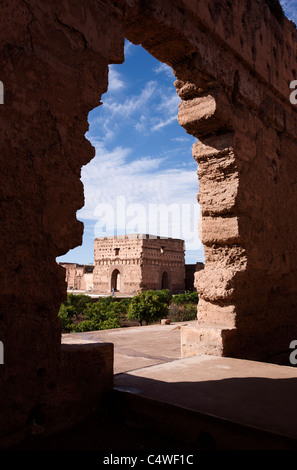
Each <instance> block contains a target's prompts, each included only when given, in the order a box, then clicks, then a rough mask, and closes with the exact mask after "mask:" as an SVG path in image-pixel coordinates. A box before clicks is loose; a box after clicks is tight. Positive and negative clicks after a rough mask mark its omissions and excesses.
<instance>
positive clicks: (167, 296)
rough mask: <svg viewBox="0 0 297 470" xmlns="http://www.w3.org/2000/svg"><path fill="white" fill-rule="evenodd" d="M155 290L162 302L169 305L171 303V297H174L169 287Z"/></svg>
mask: <svg viewBox="0 0 297 470" xmlns="http://www.w3.org/2000/svg"><path fill="white" fill-rule="evenodd" d="M154 292H155V294H156V295H157V296H158V297H159V299H160V300H161V302H163V303H164V304H167V305H169V304H170V302H171V299H172V294H171V292H170V290H169V289H161V290H156V291H154Z"/></svg>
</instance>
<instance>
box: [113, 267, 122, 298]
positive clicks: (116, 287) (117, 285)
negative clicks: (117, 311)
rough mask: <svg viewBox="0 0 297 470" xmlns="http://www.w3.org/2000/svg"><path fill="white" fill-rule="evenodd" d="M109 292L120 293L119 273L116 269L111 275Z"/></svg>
mask: <svg viewBox="0 0 297 470" xmlns="http://www.w3.org/2000/svg"><path fill="white" fill-rule="evenodd" d="M111 290H114V292H120V290H121V273H120V271H119V270H118V269H115V270H114V271H113V272H112V275H111Z"/></svg>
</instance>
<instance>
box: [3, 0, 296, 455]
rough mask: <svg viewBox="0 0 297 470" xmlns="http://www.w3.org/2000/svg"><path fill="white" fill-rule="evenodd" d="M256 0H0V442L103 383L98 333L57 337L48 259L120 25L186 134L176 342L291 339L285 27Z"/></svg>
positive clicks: (71, 229) (68, 411) (290, 38)
mask: <svg viewBox="0 0 297 470" xmlns="http://www.w3.org/2000/svg"><path fill="white" fill-rule="evenodd" d="M269 3H270V4H272V3H273V2H269ZM267 4H268V0H267V1H262V0H261V1H260V0H254V1H251V0H235V1H232V2H230V1H227V0H209V1H205V0H151V1H144V0H141V1H140V0H126V1H125V0H118V1H113V0H96V1H95V0H85V1H84V2H82V1H80V0H73V1H71V2H69V1H68V0H60V1H59V2H58V1H56V0H51V1H49V0H44V1H43V2H40V1H37V0H26V2H24V1H21V0H11V1H9V2H4V3H3V5H2V9H1V18H0V25H1V28H0V47H1V55H0V64H1V67H0V70H1V76H0V80H1V81H2V82H3V84H4V105H0V119H1V126H0V133H1V145H2V148H1V157H2V160H1V163H2V166H1V224H0V227H1V229H0V230H1V241H2V250H1V253H2V258H1V272H2V279H1V311H0V318H1V322H0V340H1V341H2V342H3V344H4V353H5V354H4V358H5V359H4V361H5V364H4V365H2V364H0V374H1V382H0V399H1V411H0V445H1V446H3V445H5V443H7V442H8V441H9V440H13V439H15V438H17V437H18V438H20V437H21V436H23V435H24V434H26V433H29V432H31V431H38V432H47V431H48V430H49V429H53V428H55V426H56V427H59V426H66V424H67V423H68V424H69V423H70V422H71V420H72V419H73V416H74V415H75V413H77V412H79V413H78V414H77V416H76V418H77V419H78V418H79V415H80V413H82V412H87V411H88V410H89V412H90V409H91V407H92V405H93V404H94V402H96V399H97V401H98V399H99V395H100V393H99V391H101V390H102V388H104V386H106V385H108V384H109V385H110V383H111V374H112V351H111V348H110V347H109V345H106V348H105V352H104V353H102V354H101V353H100V354H101V355H100V354H99V353H98V350H97V349H96V348H97V345H96V347H95V346H94V345H93V346H92V347H91V348H87V349H84V350H83V351H80V347H79V351H77V350H76V349H75V348H74V349H73V348H71V349H70V350H69V351H68V353H69V354H66V351H65V348H64V349H63V348H61V344H60V336H61V328H60V324H59V322H58V319H57V312H58V309H59V306H60V304H61V302H62V301H63V300H64V298H65V296H66V283H65V270H64V269H63V268H62V267H60V266H59V265H58V264H57V263H56V258H57V257H59V256H61V255H63V254H64V253H66V252H67V251H68V250H69V249H71V248H74V247H75V246H77V245H79V244H80V243H81V241H82V224H81V223H80V222H78V221H77V220H76V211H77V210H78V209H79V208H80V207H82V205H83V202H84V199H83V188H82V184H81V181H80V172H81V167H82V165H85V164H86V163H88V162H89V161H90V159H91V158H92V157H93V155H94V149H92V147H91V145H90V144H89V142H88V141H87V140H86V138H85V133H86V131H87V129H88V122H87V118H88V113H89V111H90V110H91V109H92V108H94V107H95V106H98V105H99V103H100V97H101V95H102V94H103V93H104V92H106V90H107V84H108V64H109V63H114V62H117V63H120V62H122V61H123V59H124V57H123V53H124V47H123V46H124V37H125V36H126V37H127V38H128V39H130V40H131V41H133V42H134V43H141V44H142V45H143V47H145V48H146V49H147V50H148V51H149V52H150V53H151V54H153V55H154V56H155V57H156V58H157V59H159V60H161V61H163V62H165V63H167V64H169V65H171V66H172V67H173V69H174V72H175V74H176V77H177V81H176V89H177V91H178V93H179V95H180V97H181V100H182V103H181V105H180V112H179V121H180V124H181V125H183V126H184V128H185V129H186V131H187V132H189V133H190V134H192V135H194V136H195V137H197V143H196V144H195V146H194V156H195V158H196V159H197V161H198V164H199V179H200V190H199V202H200V204H201V211H202V227H201V233H202V241H203V243H204V246H205V269H204V271H203V274H202V275H201V276H200V277H199V280H198V290H199V296H200V302H199V309H198V324H199V328H197V331H198V335H195V332H192V333H191V334H192V335H194V341H192V343H191V338H188V339H187V338H184V340H185V341H184V342H185V345H186V349H187V351H185V352H186V353H191V352H193V351H194V352H195V351H196V352H197V351H199V347H198V348H197V344H198V345H199V344H200V345H201V344H202V348H200V351H201V350H202V351H203V350H204V351H206V352H208V353H210V352H212V351H213V352H214V353H215V354H225V355H226V354H230V355H235V356H237V357H240V356H241V357H254V358H257V359H263V358H264V359H268V360H273V359H274V356H275V355H277V354H278V353H280V352H281V351H283V352H285V354H286V353H287V352H288V344H289V342H290V341H291V340H292V339H295V338H297V331H296V326H295V325H296V321H295V317H296V302H297V300H296V299H297V295H296V294H297V292H296V291H297V282H296V280H297V254H296V253H297V249H296V248H297V247H296V244H297V239H296V226H297V223H296V213H295V211H294V208H295V207H296V203H297V193H296V181H297V166H296V158H295V157H296V148H297V147H296V135H295V134H296V128H297V121H296V112H297V110H296V107H294V106H293V105H291V104H290V102H289V89H288V87H289V83H290V81H291V80H293V79H294V78H296V76H295V75H296V39H297V36H296V29H295V26H294V25H293V24H291V23H289V22H288V21H287V20H286V19H283V18H280V17H279V18H276V15H275V12H274V13H273V12H272V11H271V9H270V8H269V7H268V6H267ZM8 273H11V275H8ZM203 328H204V330H203ZM199 330H200V331H199ZM197 331H196V333H197ZM203 331H205V332H206V334H205V335H203ZM214 331H215V332H217V333H216V334H217V336H214V335H213V332H214ZM197 338H199V340H197ZM200 339H202V341H200ZM210 340H211V341H212V342H211V341H210ZM192 346H193V347H192ZM195 347H196V348H197V349H196V350H195ZM93 348H95V349H93ZM78 352H79V353H80V354H81V356H80V358H81V360H80V361H79V360H77V354H78ZM86 356H88V360H86ZM75 358H76V359H75ZM82 358H83V359H82ZM86 365H87V366H86ZM66 372H67V373H66ZM63 378H64V381H63ZM88 407H90V408H88Z"/></svg>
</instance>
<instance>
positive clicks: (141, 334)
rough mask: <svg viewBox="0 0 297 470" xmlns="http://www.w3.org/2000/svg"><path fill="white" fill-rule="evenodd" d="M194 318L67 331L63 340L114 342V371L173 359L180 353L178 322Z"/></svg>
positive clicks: (191, 323)
mask: <svg viewBox="0 0 297 470" xmlns="http://www.w3.org/2000/svg"><path fill="white" fill-rule="evenodd" d="M195 324H196V321H192V322H182V323H172V324H170V325H149V326H141V327H128V328H118V329H112V330H104V331H92V332H88V333H68V334H64V335H63V336H62V342H63V343H76V344H77V343H85V342H86V343H89V342H107V343H113V344H114V373H115V374H118V373H121V372H127V371H131V370H135V369H140V368H143V367H147V366H152V365H156V364H162V363H167V362H171V361H174V360H176V359H179V358H180V357H181V344H180V326H181V325H192V326H193V325H195Z"/></svg>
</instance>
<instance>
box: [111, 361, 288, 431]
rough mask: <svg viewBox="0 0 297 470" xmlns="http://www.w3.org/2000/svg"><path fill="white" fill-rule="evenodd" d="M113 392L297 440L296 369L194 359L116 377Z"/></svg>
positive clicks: (155, 366)
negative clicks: (127, 394)
mask: <svg viewBox="0 0 297 470" xmlns="http://www.w3.org/2000/svg"><path fill="white" fill-rule="evenodd" d="M115 389H116V390H118V391H122V392H127V393H131V394H134V395H135V396H140V397H144V398H148V399H151V400H156V401H158V402H163V403H166V404H168V405H173V406H177V407H180V408H184V409H187V410H191V411H194V412H197V413H202V414H204V415H208V416H213V417H219V418H221V419H225V420H228V421H231V422H233V423H238V424H241V425H244V426H251V427H252V428H256V429H259V430H263V431H265V432H271V433H275V434H279V435H282V436H288V437H290V438H293V439H297V405H296V396H297V369H295V368H294V367H287V366H278V365H274V364H267V363H261V362H253V361H246V360H240V359H233V358H226V357H215V356H196V357H191V358H185V359H179V360H175V361H173V362H168V363H163V364H158V365H154V366H152V367H147V368H143V369H138V370H135V371H131V372H126V373H122V374H119V375H117V376H115Z"/></svg>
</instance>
